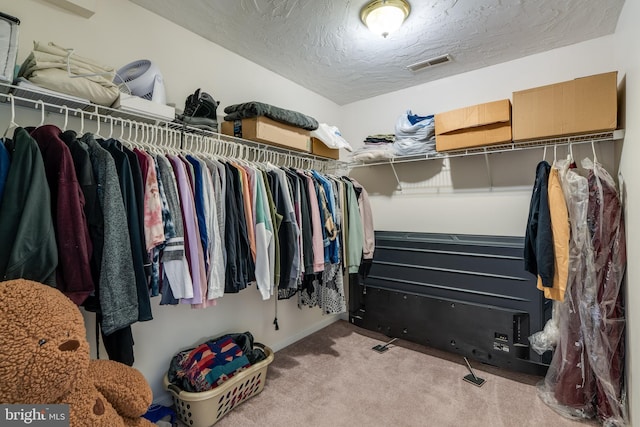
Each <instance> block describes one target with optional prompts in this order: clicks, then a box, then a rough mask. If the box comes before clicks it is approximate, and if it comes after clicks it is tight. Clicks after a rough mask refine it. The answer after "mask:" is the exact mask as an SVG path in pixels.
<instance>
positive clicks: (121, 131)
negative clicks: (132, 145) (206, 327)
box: [118, 119, 125, 142]
mask: <svg viewBox="0 0 640 427" xmlns="http://www.w3.org/2000/svg"><path fill="white" fill-rule="evenodd" d="M124 126H125V125H124V119H120V137H119V138H118V141H120V142H122V140H123V139H124V138H123V136H124Z"/></svg>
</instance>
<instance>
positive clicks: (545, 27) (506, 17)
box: [131, 0, 624, 105]
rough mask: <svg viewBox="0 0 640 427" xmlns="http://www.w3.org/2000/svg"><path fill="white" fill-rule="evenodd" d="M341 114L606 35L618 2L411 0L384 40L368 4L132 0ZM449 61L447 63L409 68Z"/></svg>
mask: <svg viewBox="0 0 640 427" xmlns="http://www.w3.org/2000/svg"><path fill="white" fill-rule="evenodd" d="M131 1H132V2H133V3H136V4H138V5H140V6H142V7H144V8H146V9H148V10H150V11H152V12H155V13H157V14H159V15H161V16H163V17H165V18H167V19H169V20H170V21H173V22H175V23H176V24H178V25H181V26H183V27H185V28H188V29H189V30H191V31H193V32H194V33H196V34H199V35H201V36H202V37H204V38H206V39H209V40H211V41H212V42H214V43H216V44H218V45H220V46H223V47H225V48H226V49H228V50H230V51H232V52H235V53H237V54H239V55H240V56H243V57H245V58H247V59H249V60H251V61H253V62H255V63H257V64H259V65H261V66H263V67H265V68H267V69H269V70H271V71H274V72H276V73H277V74H280V75H281V76H283V77H286V78H287V79H289V80H292V81H294V82H296V83H298V84H300V85H302V86H304V87H306V88H308V89H310V90H312V91H314V92H316V93H318V94H320V95H323V96H325V97H326V98H328V99H331V100H333V101H334V102H336V103H338V104H340V105H343V104H347V103H350V102H354V101H358V100H361V99H366V98H370V97H372V96H376V95H381V94H384V93H388V92H391V91H395V90H399V89H403V88H406V87H410V86H414V85H417V84H421V83H426V82H428V81H432V80H437V79H440V78H443V77H447V76H450V75H454V74H459V73H462V72H465V71H470V70H474V69H478V68H482V67H486V66H488V65H493V64H497V63H501V62H505V61H509V60H513V59H516V58H520V57H523V56H527V55H531V54H534V53H538V52H543V51H547V50H550V49H554V48H557V47H561V46H567V45H570V44H574V43H578V42H581V41H585V40H589V39H592V38H596V37H600V36H604V35H607V34H611V33H613V32H614V31H615V26H616V23H617V21H618V16H619V14H620V11H621V9H622V6H623V4H624V0H605V1H603V0H560V1H558V0H409V2H410V3H411V8H412V11H411V14H410V16H409V18H408V19H407V21H406V22H405V24H404V25H403V27H402V28H401V29H400V30H399V31H398V32H396V33H393V34H391V35H390V36H389V37H388V38H386V39H383V38H382V37H379V36H376V35H374V34H373V33H371V32H370V31H369V30H367V28H366V27H365V26H364V25H363V24H362V22H361V21H360V13H359V12H360V9H361V7H362V6H363V5H364V4H365V3H366V0H131ZM443 54H450V55H451V57H452V58H453V61H452V62H450V63H447V64H443V65H438V66H435V67H432V68H427V69H424V70H422V71H418V72H412V71H409V70H407V69H406V66H408V65H411V64H413V63H416V62H419V61H422V60H425V59H429V58H432V57H435V56H439V55H443Z"/></svg>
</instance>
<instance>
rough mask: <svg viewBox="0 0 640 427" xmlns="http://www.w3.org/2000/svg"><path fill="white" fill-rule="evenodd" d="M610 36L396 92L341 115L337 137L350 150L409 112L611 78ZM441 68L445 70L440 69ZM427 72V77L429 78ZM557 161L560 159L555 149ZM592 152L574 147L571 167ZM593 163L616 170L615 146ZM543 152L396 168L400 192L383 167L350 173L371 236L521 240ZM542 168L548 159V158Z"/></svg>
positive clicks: (601, 148)
mask: <svg viewBox="0 0 640 427" xmlns="http://www.w3.org/2000/svg"><path fill="white" fill-rule="evenodd" d="M613 43H614V38H613V36H607V37H602V38H598V39H595V40H591V41H588V42H584V43H580V44H576V45H573V46H569V47H565V48H561V49H556V50H553V51H549V52H546V53H541V54H537V55H532V56H529V57H526V58H522V59H518V60H515V61H510V62H506V63H503V64H499V65H495V66H491V67H486V68H483V69H480V70H476V71H472V72H469V73H464V74H459V75H456V76H453V77H449V78H445V79H441V80H437V81H434V82H430V83H426V84H422V85H419V86H415V87H413V88H409V89H404V90H400V91H397V92H393V93H390V94H386V95H381V96H377V97H375V98H371V99H367V100H364V101H359V102H355V103H352V104H349V105H346V106H344V107H343V109H342V111H343V114H342V116H343V118H342V121H341V123H340V129H341V131H342V133H343V135H344V136H345V138H346V139H347V140H348V141H350V142H351V144H352V145H354V146H361V145H362V141H363V139H364V138H365V137H366V136H367V135H370V134H374V133H393V129H394V124H395V122H396V119H397V117H398V116H399V115H400V114H402V113H403V112H404V111H406V110H408V109H410V110H412V111H413V113H414V114H419V115H427V114H433V113H438V112H444V111H448V110H451V109H455V108H460V107H464V106H468V105H474V104H478V103H482V102H488V101H494V100H498V99H505V98H509V99H511V98H512V92H513V91H517V90H523V89H527V88H531V87H536V86H540V85H544V84H550V83H556V82H559V81H564V80H569V79H573V78H576V77H582V76H588V75H591V74H597V73H601V72H608V71H613V70H615V63H614V60H613ZM443 66H446V65H443ZM427 72H428V71H427ZM557 155H558V157H560V156H562V157H564V156H566V149H565V148H564V147H561V148H559V149H558V152H557ZM586 155H591V148H590V146H579V147H578V146H575V149H574V156H575V158H577V159H580V158H583V157H584V156H586ZM597 155H598V159H599V160H601V161H602V163H603V164H604V165H605V166H606V167H608V169H609V170H615V168H616V166H617V161H616V157H615V150H614V144H611V143H606V144H605V143H602V144H598V145H597ZM542 156H543V150H542V149H534V150H530V151H524V152H516V153H501V154H492V155H490V156H489V166H488V167H487V163H486V161H485V158H484V156H482V155H480V156H472V157H466V158H456V159H452V160H451V162H450V163H448V162H446V161H442V160H430V161H422V162H416V163H406V164H398V165H396V172H397V174H398V176H399V178H400V180H401V181H402V189H403V191H402V192H400V191H397V189H396V186H397V183H396V179H395V177H394V174H393V171H392V169H391V168H390V167H389V166H388V165H381V166H375V167H366V168H358V169H354V170H353V171H352V173H351V175H352V176H353V177H355V178H356V179H358V180H360V182H361V183H362V184H363V185H365V187H366V188H367V190H368V191H369V193H371V194H372V205H373V209H374V222H375V228H376V229H378V230H398V231H400V230H404V231H424V232H451V233H470V234H494V235H513V236H523V235H524V230H525V226H526V218H527V213H528V209H529V201H530V199H531V191H530V190H531V186H532V185H533V178H534V175H535V166H536V164H537V162H539V161H540V160H541V159H542ZM546 158H547V160H551V159H553V153H552V152H551V151H549V152H548V153H547V157H546Z"/></svg>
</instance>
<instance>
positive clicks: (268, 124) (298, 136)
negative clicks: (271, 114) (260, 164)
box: [222, 116, 311, 153]
mask: <svg viewBox="0 0 640 427" xmlns="http://www.w3.org/2000/svg"><path fill="white" fill-rule="evenodd" d="M222 133H223V134H225V135H231V136H235V137H238V138H243V139H248V140H250V141H257V142H262V143H264V144H269V145H274V146H277V147H282V148H286V149H289V150H296V151H304V152H305V153H310V152H311V137H310V136H309V131H308V130H305V129H301V128H297V127H295V126H291V125H287V124H284V123H280V122H276V121H275V120H271V119H269V118H267V117H264V116H259V117H252V118H250V119H242V120H235V121H233V122H228V121H223V122H222Z"/></svg>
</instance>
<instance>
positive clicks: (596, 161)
mask: <svg viewBox="0 0 640 427" xmlns="http://www.w3.org/2000/svg"><path fill="white" fill-rule="evenodd" d="M591 151H592V152H593V163H594V164H595V163H598V156H596V146H595V144H594V143H593V140H591Z"/></svg>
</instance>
